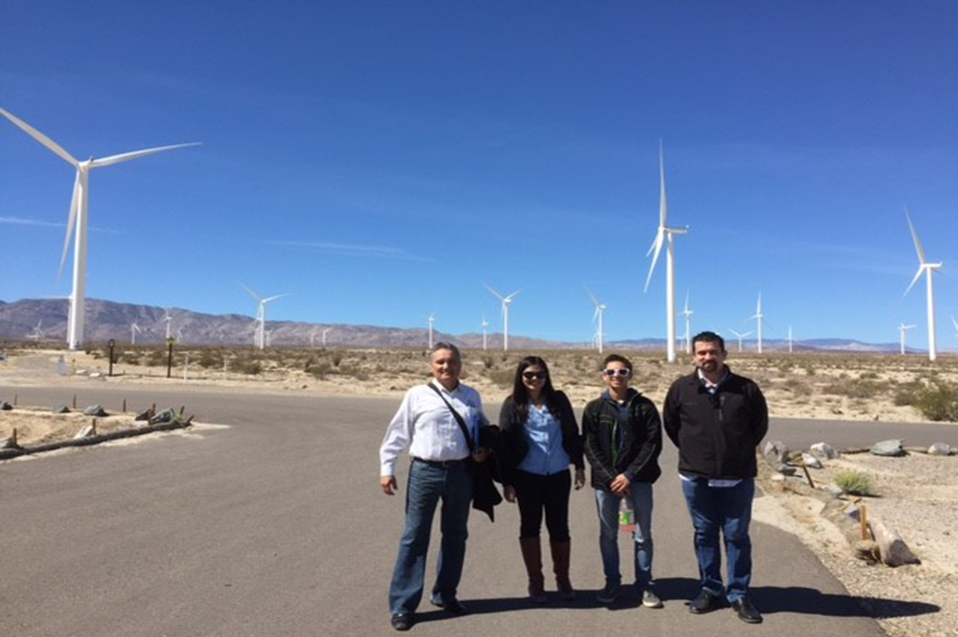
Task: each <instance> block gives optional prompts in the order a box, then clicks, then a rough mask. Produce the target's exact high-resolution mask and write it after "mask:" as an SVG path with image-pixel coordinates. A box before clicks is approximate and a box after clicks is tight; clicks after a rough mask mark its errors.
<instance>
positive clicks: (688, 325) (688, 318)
mask: <svg viewBox="0 0 958 637" xmlns="http://www.w3.org/2000/svg"><path fill="white" fill-rule="evenodd" d="M694 313H695V312H693V311H692V310H690V309H689V293H688V291H686V292H685V309H684V310H682V316H684V317H685V353H686V354H691V353H692V315H693V314H694Z"/></svg>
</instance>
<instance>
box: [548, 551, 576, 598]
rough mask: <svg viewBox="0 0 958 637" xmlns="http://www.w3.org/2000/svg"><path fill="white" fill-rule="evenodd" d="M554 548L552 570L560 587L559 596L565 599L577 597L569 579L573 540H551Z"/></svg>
mask: <svg viewBox="0 0 958 637" xmlns="http://www.w3.org/2000/svg"><path fill="white" fill-rule="evenodd" d="M550 546H551V548H552V570H553V572H555V575H556V586H558V587H559V597H560V598H561V599H564V600H572V599H575V589H573V588H572V582H571V581H570V580H569V557H570V553H571V551H572V540H565V541H564V542H550Z"/></svg>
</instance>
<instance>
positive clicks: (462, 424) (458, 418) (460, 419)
mask: <svg viewBox="0 0 958 637" xmlns="http://www.w3.org/2000/svg"><path fill="white" fill-rule="evenodd" d="M426 385H427V386H428V387H429V388H430V389H432V390H433V391H434V392H436V393H437V394H439V397H440V398H442V402H444V403H446V407H448V408H449V411H451V412H452V415H453V416H455V418H456V422H457V423H459V428H460V429H462V435H463V436H465V437H466V444H467V445H468V446H469V453H475V452H476V446H475V443H473V441H472V436H471V435H470V434H469V428H468V427H466V420H465V418H463V417H462V414H460V413H459V412H458V411H456V410H455V408H454V407H453V406H452V404H450V402H449V401H448V400H446V397H445V396H443V395H442V392H441V391H440V390H439V388H438V387H436V386H435V385H433V384H432V383H427V384H426Z"/></svg>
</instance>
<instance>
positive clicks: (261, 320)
mask: <svg viewBox="0 0 958 637" xmlns="http://www.w3.org/2000/svg"><path fill="white" fill-rule="evenodd" d="M240 285H242V286H243V289H244V290H246V293H247V294H249V295H250V296H251V297H253V298H254V299H256V300H257V301H259V306H258V307H257V308H256V335H255V340H256V347H258V348H260V349H266V304H267V303H270V302H272V301H275V300H276V299H281V298H283V297H284V296H289V294H288V293H286V294H277V295H276V296H268V297H266V298H265V299H264V298H263V297H261V296H260V295H258V294H257V293H256V292H253V291H252V290H251V289H249V288H248V287H246V286H245V285H243V284H242V283H240Z"/></svg>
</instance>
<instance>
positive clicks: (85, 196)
mask: <svg viewBox="0 0 958 637" xmlns="http://www.w3.org/2000/svg"><path fill="white" fill-rule="evenodd" d="M0 115H3V116H4V117H6V118H7V119H9V120H10V121H11V122H13V123H14V124H16V125H17V126H19V127H20V128H21V129H23V131H24V132H26V133H27V134H28V135H30V137H32V138H34V139H35V140H37V141H38V142H40V143H41V144H43V145H44V146H46V147H47V148H49V149H50V150H51V151H53V152H54V153H56V154H57V155H59V156H60V158H62V159H64V160H66V161H68V162H69V163H70V164H71V165H72V166H73V167H74V168H76V178H75V180H74V182H73V198H72V200H71V202H70V216H69V218H68V221H67V234H66V239H65V240H64V242H63V256H62V257H61V259H60V272H59V273H60V274H63V266H64V265H65V264H66V260H67V254H68V253H69V251H70V238H71V236H72V235H73V229H74V227H75V228H76V237H75V242H74V245H73V292H72V294H71V295H70V317H69V320H68V324H67V345H68V347H69V348H70V349H71V350H77V349H80V348H81V347H82V346H83V324H84V309H85V304H86V257H87V217H88V215H89V193H90V187H89V179H90V169H92V168H100V167H102V166H112V165H113V164H119V163H121V162H125V161H130V160H131V159H139V158H140V157H146V156H147V155H154V154H156V153H161V152H163V151H167V150H174V149H176V148H186V147H189V146H198V145H199V144H198V143H191V144H175V145H173V146H160V147H158V148H148V149H146V150H137V151H133V152H130V153H122V154H120V155H110V156H109V157H103V158H102V159H94V158H93V157H90V159H87V160H86V161H79V160H78V159H76V158H74V157H73V155H71V154H70V153H68V152H67V151H65V150H64V149H63V147H62V146H60V145H59V144H57V143H56V142H55V141H53V140H52V139H50V138H49V137H47V136H46V135H44V134H43V133H41V132H40V131H38V130H37V129H35V128H34V127H32V126H30V125H29V124H27V123H26V122H25V121H23V120H22V119H20V118H18V117H16V116H15V115H13V114H12V113H10V112H9V111H6V110H4V109H2V108H0Z"/></svg>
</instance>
